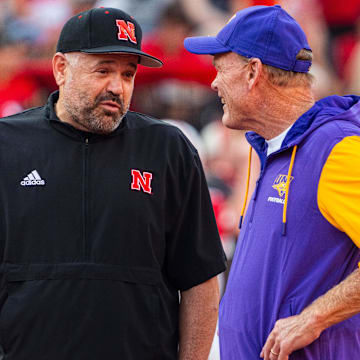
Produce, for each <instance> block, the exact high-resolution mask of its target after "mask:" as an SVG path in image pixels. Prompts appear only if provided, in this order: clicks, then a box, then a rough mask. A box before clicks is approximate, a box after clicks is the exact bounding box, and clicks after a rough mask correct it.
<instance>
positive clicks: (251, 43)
mask: <svg viewBox="0 0 360 360" xmlns="http://www.w3.org/2000/svg"><path fill="white" fill-rule="evenodd" d="M184 45H185V48H186V49H187V50H188V51H190V52H192V53H194V54H210V55H215V54H220V53H225V52H229V51H232V52H235V53H238V54H240V55H242V56H245V57H248V58H251V57H254V58H259V59H260V60H261V61H262V62H263V63H264V64H267V65H271V66H274V67H277V68H280V69H283V70H288V71H295V72H302V73H306V72H308V71H309V68H310V66H311V61H310V60H297V59H296V55H297V54H298V52H299V51H300V50H301V49H306V50H310V51H311V48H310V46H309V44H308V41H307V39H306V35H305V33H304V31H303V30H302V29H301V27H300V25H299V24H298V23H297V22H296V21H295V19H294V18H292V17H291V16H290V15H289V14H288V13H287V12H286V11H285V10H284V9H282V8H281V7H280V5H274V6H251V7H248V8H246V9H243V10H241V11H238V12H237V13H236V14H235V15H234V16H233V17H232V18H231V19H230V21H229V22H228V23H227V24H226V25H225V26H224V27H223V29H222V30H220V32H219V33H218V34H217V35H216V36H215V37H214V36H198V37H190V38H186V39H185V41H184Z"/></svg>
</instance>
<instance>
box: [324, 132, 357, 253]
mask: <svg viewBox="0 0 360 360" xmlns="http://www.w3.org/2000/svg"><path fill="white" fill-rule="evenodd" d="M318 206H319V209H320V211H321V213H322V215H323V216H324V217H325V219H327V220H328V221H329V222H330V223H331V224H332V225H333V226H335V227H336V228H337V229H339V230H340V231H343V232H345V233H346V234H347V235H348V236H349V237H350V238H351V239H352V241H353V242H354V243H355V244H356V246H358V247H360V136H349V137H346V138H344V139H343V140H342V141H340V142H339V143H337V144H336V145H335V146H334V148H333V149H332V151H331V153H330V155H329V156H328V158H327V160H326V163H325V165H324V167H323V170H322V173H321V176H320V181H319V186H318Z"/></svg>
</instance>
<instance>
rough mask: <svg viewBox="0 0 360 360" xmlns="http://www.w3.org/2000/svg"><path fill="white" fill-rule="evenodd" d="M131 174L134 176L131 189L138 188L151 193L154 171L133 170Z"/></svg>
mask: <svg viewBox="0 0 360 360" xmlns="http://www.w3.org/2000/svg"><path fill="white" fill-rule="evenodd" d="M131 176H132V183H131V189H132V190H138V191H140V190H141V189H142V190H143V191H144V192H146V193H148V194H151V180H152V173H149V172H143V173H142V174H141V172H140V171H139V170H134V169H132V170H131Z"/></svg>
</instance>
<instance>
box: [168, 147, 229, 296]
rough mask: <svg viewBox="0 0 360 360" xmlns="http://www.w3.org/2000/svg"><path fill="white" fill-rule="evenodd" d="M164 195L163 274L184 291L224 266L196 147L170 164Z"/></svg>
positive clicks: (223, 256)
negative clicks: (166, 188)
mask: <svg viewBox="0 0 360 360" xmlns="http://www.w3.org/2000/svg"><path fill="white" fill-rule="evenodd" d="M167 184H168V196H167V205H166V206H167V209H166V213H167V218H168V221H167V223H168V229H167V232H166V261H165V262H166V264H165V267H166V273H167V276H168V278H169V280H170V282H171V283H172V284H173V286H175V287H176V288H177V289H178V290H181V291H184V290H187V289H189V288H191V287H193V286H196V285H199V284H201V283H202V282H205V281H206V280H208V279H210V278H212V277H213V276H216V275H217V274H219V273H221V272H223V271H224V270H225V269H226V265H225V264H226V258H225V254H224V251H223V248H222V245H221V241H220V237H219V233H218V229H217V226H216V222H215V216H214V212H213V208H212V204H211V200H210V195H209V190H208V187H207V184H206V179H205V175H204V171H203V168H202V165H201V162H200V159H199V157H198V154H197V152H196V150H194V152H190V153H189V152H187V154H182V156H181V161H180V163H178V164H177V163H176V162H174V163H173V164H172V171H171V172H170V173H169V176H168V180H167Z"/></svg>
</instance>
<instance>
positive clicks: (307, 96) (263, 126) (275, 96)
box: [254, 87, 315, 140]
mask: <svg viewBox="0 0 360 360" xmlns="http://www.w3.org/2000/svg"><path fill="white" fill-rule="evenodd" d="M264 94H266V95H265V96H264ZM314 103H315V100H314V97H313V95H312V92H311V90H310V89H304V88H285V87H284V88H270V89H267V90H266V91H265V92H262V99H258V101H257V104H258V105H257V108H256V110H255V111H256V115H255V119H257V121H256V120H255V121H254V123H256V124H257V129H256V130H255V131H256V132H257V133H258V134H259V135H261V136H262V137H263V138H264V139H266V140H269V139H273V138H274V137H276V136H277V135H279V134H281V133H282V132H283V131H285V130H286V129H287V128H288V127H290V126H291V125H292V124H294V122H295V121H296V120H297V119H298V118H299V117H300V116H301V115H302V114H304V113H305V112H306V111H308V110H309V109H310V108H311V107H312V106H313V105H314ZM259 104H260V106H259ZM269 125H271V126H269Z"/></svg>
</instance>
